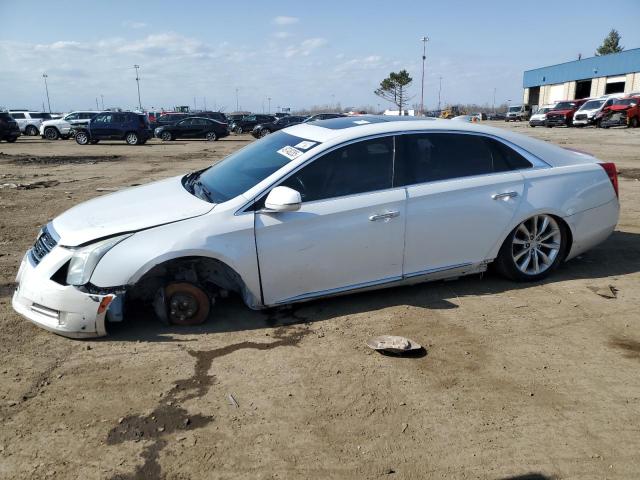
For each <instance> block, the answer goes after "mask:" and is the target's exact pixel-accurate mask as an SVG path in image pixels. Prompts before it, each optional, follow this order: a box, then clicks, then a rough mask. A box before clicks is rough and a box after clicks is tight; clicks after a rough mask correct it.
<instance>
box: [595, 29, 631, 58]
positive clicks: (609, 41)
mask: <svg viewBox="0 0 640 480" xmlns="http://www.w3.org/2000/svg"><path fill="white" fill-rule="evenodd" d="M620 38H622V37H620V34H619V33H618V31H617V30H616V29H615V28H612V29H611V31H610V32H609V35H607V36H606V37H605V39H604V42H602V45H600V46H599V47H598V49H597V50H596V56H600V55H609V54H610V53H620V52H621V51H622V50H624V47H621V46H620Z"/></svg>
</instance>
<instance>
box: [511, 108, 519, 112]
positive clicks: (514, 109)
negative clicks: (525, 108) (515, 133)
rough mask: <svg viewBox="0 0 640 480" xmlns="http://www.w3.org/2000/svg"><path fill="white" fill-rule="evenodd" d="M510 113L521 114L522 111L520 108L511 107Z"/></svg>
mask: <svg viewBox="0 0 640 480" xmlns="http://www.w3.org/2000/svg"><path fill="white" fill-rule="evenodd" d="M509 111H510V112H519V111H520V107H509Z"/></svg>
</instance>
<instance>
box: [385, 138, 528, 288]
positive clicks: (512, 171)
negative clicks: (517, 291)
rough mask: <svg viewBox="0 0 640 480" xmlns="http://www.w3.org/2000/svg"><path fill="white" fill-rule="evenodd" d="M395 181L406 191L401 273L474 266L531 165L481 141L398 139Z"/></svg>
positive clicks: (501, 226)
mask: <svg viewBox="0 0 640 480" xmlns="http://www.w3.org/2000/svg"><path fill="white" fill-rule="evenodd" d="M398 138H399V141H398V150H397V158H396V172H397V177H398V182H399V183H400V184H404V185H406V186H407V227H406V238H405V242H406V243H405V258H404V276H405V277H412V276H416V275H422V274H428V273H431V272H436V271H441V270H447V269H450V268H458V267H463V266H467V265H472V264H476V263H479V262H482V261H483V260H486V259H487V256H488V255H489V253H490V252H491V251H492V250H493V249H494V247H495V246H496V244H497V243H498V242H500V241H501V240H502V239H503V238H504V237H505V236H506V234H507V233H508V230H509V228H510V226H511V224H512V221H513V218H514V216H515V213H516V210H517V208H518V206H519V204H520V202H521V200H522V195H523V191H524V179H523V176H522V175H521V174H520V173H519V171H518V170H519V169H522V168H530V167H531V164H530V163H529V162H528V161H527V160H526V159H525V158H524V157H522V156H521V155H519V154H518V153H517V152H515V151H514V150H512V149H511V148H510V147H508V146H506V145H504V144H503V143H501V142H498V141H497V140H494V139H491V138H489V137H485V136H480V135H472V134H462V133H424V134H411V135H402V136H400V137H398Z"/></svg>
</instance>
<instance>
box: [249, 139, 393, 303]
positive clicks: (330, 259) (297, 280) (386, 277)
mask: <svg viewBox="0 0 640 480" xmlns="http://www.w3.org/2000/svg"><path fill="white" fill-rule="evenodd" d="M392 175H393V138H392V137H385V138H378V139H372V140H366V141H361V142H358V143H353V144H350V145H347V146H344V147H340V148H337V149H335V150H333V151H331V152H329V153H327V154H325V155H323V156H321V157H320V158H317V159H316V160H314V161H313V162H312V163H310V164H307V165H306V166H305V167H303V168H302V169H300V170H298V171H297V172H295V173H294V174H292V175H291V176H289V177H288V178H287V179H286V180H284V181H283V182H282V183H280V185H284V186H287V187H290V188H293V189H295V190H298V191H299V192H300V193H301V195H302V206H301V208H300V210H298V211H295V212H278V213H275V212H273V213H268V212H264V211H260V210H259V211H258V212H257V213H256V227H255V234H256V245H257V249H258V260H259V264H260V275H261V281H262V289H263V296H264V302H265V304H266V305H275V304H278V303H289V302H293V301H296V300H302V299H305V298H310V297H314V296H321V295H328V294H333V293H339V292H341V291H344V290H350V289H357V288H363V287H367V286H370V285H375V284H378V283H385V282H388V281H392V280H399V279H400V278H401V277H402V257H403V245H404V224H405V205H406V193H405V189H404V188H401V187H400V188H393V187H392Z"/></svg>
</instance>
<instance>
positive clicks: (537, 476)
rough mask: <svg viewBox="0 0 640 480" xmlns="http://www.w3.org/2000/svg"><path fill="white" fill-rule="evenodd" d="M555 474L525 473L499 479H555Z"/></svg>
mask: <svg viewBox="0 0 640 480" xmlns="http://www.w3.org/2000/svg"><path fill="white" fill-rule="evenodd" d="M555 478H557V477H555V476H549V475H544V474H542V473H525V474H524V475H516V476H513V477H503V478H500V479H499V480H555Z"/></svg>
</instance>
